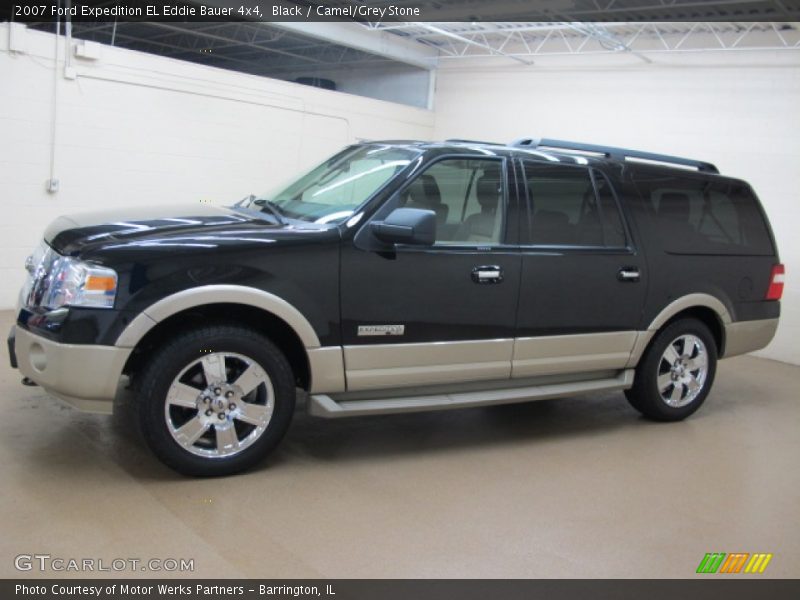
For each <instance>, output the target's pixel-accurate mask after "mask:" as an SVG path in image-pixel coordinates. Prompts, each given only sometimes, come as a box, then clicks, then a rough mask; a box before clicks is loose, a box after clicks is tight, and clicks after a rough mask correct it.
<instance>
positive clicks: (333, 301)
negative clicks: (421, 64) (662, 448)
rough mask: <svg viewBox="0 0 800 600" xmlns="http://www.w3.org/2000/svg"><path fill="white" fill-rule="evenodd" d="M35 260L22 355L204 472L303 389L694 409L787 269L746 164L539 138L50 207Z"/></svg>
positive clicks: (655, 410) (370, 398) (363, 409)
mask: <svg viewBox="0 0 800 600" xmlns="http://www.w3.org/2000/svg"><path fill="white" fill-rule="evenodd" d="M27 268H28V271H29V273H30V275H29V277H28V282H27V284H26V286H25V287H24V289H23V291H22V294H21V296H20V305H19V315H18V320H17V325H16V327H15V330H12V333H11V337H10V339H9V345H10V350H11V359H12V364H14V365H15V366H16V364H17V362H18V363H19V369H20V371H21V372H22V374H23V375H24V376H25V377H26V378H28V379H29V380H32V381H33V382H35V383H38V384H39V385H41V386H42V387H43V388H44V389H45V390H47V391H48V392H50V393H51V394H53V395H54V396H57V397H59V398H61V399H63V400H65V401H66V402H68V403H70V404H72V405H73V406H76V407H78V408H80V409H84V410H91V411H100V412H110V411H111V409H112V406H113V399H114V398H115V395H116V394H117V391H118V386H120V385H124V386H129V387H131V388H132V389H133V390H135V391H136V394H137V402H136V405H137V409H138V412H139V415H140V417H139V418H140V421H141V426H142V429H143V432H144V436H145V438H146V440H147V442H148V444H149V445H150V447H151V448H152V449H153V451H154V452H155V453H156V454H157V455H158V456H159V458H161V460H163V461H164V462H165V463H166V464H167V465H169V466H171V467H172V468H174V469H176V470H178V471H181V472H183V473H188V474H194V475H216V474H226V473H232V472H235V471H238V470H241V469H244V468H246V467H249V466H251V465H253V464H254V463H255V462H256V461H258V460H259V459H261V458H262V457H263V456H264V455H266V454H267V453H268V452H269V451H270V450H271V449H272V448H274V447H275V446H276V444H277V443H278V442H279V441H280V439H281V438H282V436H283V435H284V433H285V432H286V430H287V428H288V426H289V423H290V421H291V419H292V414H293V412H294V408H295V399H296V397H297V393H298V391H300V392H305V393H307V394H308V401H309V410H310V412H311V414H313V415H317V416H320V417H344V416H349V415H368V414H381V413H395V412H403V411H417V410H434V409H442V408H457V407H466V406H481V405H488V404H500V403H508V402H522V401H527V400H536V399H541V398H555V397H559V396H571V395H574V394H580V393H584V392H594V391H598V390H605V391H608V390H624V391H625V394H626V395H627V397H628V399H629V401H630V402H631V404H633V406H634V407H636V408H637V409H638V410H639V411H641V412H642V413H644V414H645V415H646V416H648V417H650V418H653V419H658V420H663V421H674V420H678V419H683V418H685V417H687V416H688V415H690V414H691V413H693V412H694V411H695V410H697V408H698V407H699V406H700V405H701V404H702V402H703V401H704V400H705V398H706V396H707V395H708V392H709V390H710V389H711V384H712V382H713V380H714V373H715V367H716V362H717V358H719V357H727V356H733V355H736V354H742V353H744V352H750V351H752V350H756V349H758V348H762V347H764V346H765V345H766V344H767V343H768V342H769V341H770V340H771V339H772V337H773V335H774V333H775V329H776V327H777V324H778V315H779V312H780V304H779V302H778V300H779V299H780V296H781V292H782V288H783V266H782V265H781V264H779V260H778V255H777V250H776V247H775V242H774V240H773V237H772V233H771V231H770V227H769V224H768V222H767V218H766V216H765V214H764V212H763V210H762V208H761V206H760V204H759V202H758V200H757V198H756V196H755V194H754V193H753V190H752V189H751V188H750V186H749V185H748V184H747V183H746V182H744V181H741V180H739V179H733V178H730V177H724V176H722V175H720V174H719V173H718V171H717V169H716V168H715V167H714V166H713V165H712V164H709V163H706V162H700V161H693V160H688V159H684V158H679V157H673V156H663V155H656V154H650V153H644V152H639V151H633V150H625V149H621V148H609V147H604V146H590V145H586V144H577V143H573V142H563V141H558V140H534V139H521V140H518V141H516V142H514V143H512V144H508V145H502V144H491V143H484V142H472V141H468V140H449V141H447V142H444V143H428V142H409V141H384V142H369V143H361V144H357V145H354V146H350V147H348V148H346V149H345V150H343V151H342V152H340V153H339V154H337V155H335V156H333V157H332V158H331V159H329V160H327V161H325V162H324V163H323V164H321V165H320V166H318V167H317V168H315V169H313V170H312V171H310V172H309V173H308V174H306V175H303V176H302V177H300V178H299V179H297V180H296V181H294V182H293V183H291V184H290V185H288V186H286V187H282V188H279V189H277V190H275V191H274V192H271V193H267V194H265V195H263V196H250V197H248V198H246V199H244V200H242V201H240V202H239V203H238V204H236V205H234V206H232V207H230V208H219V207H213V206H210V205H207V204H200V203H199V204H197V205H194V206H183V207H164V206H162V207H156V208H148V209H145V208H140V209H136V210H131V211H129V212H122V211H119V212H116V211H115V212H113V213H110V214H85V215H74V216H69V217H60V218H59V219H57V220H56V221H54V222H53V223H52V224H51V225H50V227H49V228H48V229H47V231H46V233H45V235H44V241H43V243H42V244H41V246H40V247H39V248H38V249H37V250H36V252H35V253H34V254H33V255H32V256H31V257H30V258H29V259H28V262H27ZM301 397H305V394H301Z"/></svg>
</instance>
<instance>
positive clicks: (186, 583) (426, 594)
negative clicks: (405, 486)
mask: <svg viewBox="0 0 800 600" xmlns="http://www.w3.org/2000/svg"><path fill="white" fill-rule="evenodd" d="M702 577H703V578H702V579H700V578H698V579H666V580H665V579H661V580H658V579H622V580H619V579H617V580H614V579H581V580H561V579H511V580H508V579H366V580H358V579H298V580H289V579H275V580H269V579H215V580H208V579H205V580H195V581H192V580H187V579H180V580H174V579H172V580H169V579H149V580H144V579H139V580H135V579H131V580H124V579H94V580H92V579H82V580H79V579H39V580H34V579H25V580H23V579H5V580H0V598H3V600H8V599H10V598H30V599H36V600H68V599H69V600H72V599H86V598H95V599H99V600H112V599H126V600H131V599H136V600H156V599H158V600H162V599H163V600H167V599H176V598H180V599H183V600H200V599H202V600H210V599H214V600H256V599H261V598H325V599H326V600H367V599H369V600H378V599H379V600H412V599H413V600H440V599H447V600H456V599H457V600H473V599H474V600H479V599H480V600H483V599H484V598H498V599H502V600H517V599H519V600H522V599H525V600H530V599H535V598H542V599H547V600H559V599H561V598H566V599H569V600H572V599H577V598H580V599H587V598H592V599H595V598H597V599H601V600H603V599H619V598H624V599H627V598H630V599H632V600H633V599H636V600H639V599H641V598H647V599H648V600H661V599H663V600H674V599H675V598H680V599H681V600H694V599H700V598H702V599H705V598H713V599H715V600H716V599H718V598H724V599H725V600H737V599H739V598H742V599H744V598H747V599H748V600H749V599H752V598H769V599H770V600H783V599H784V598H786V599H789V598H791V599H792V600H796V599H797V598H800V580H798V579H754V578H753V579H743V578H737V577H736V576H732V577H730V578H724V579H723V578H722V576H714V575H710V576H702Z"/></svg>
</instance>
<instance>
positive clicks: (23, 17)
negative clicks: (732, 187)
mask: <svg viewBox="0 0 800 600" xmlns="http://www.w3.org/2000/svg"><path fill="white" fill-rule="evenodd" d="M67 18H69V19H70V20H72V21H81V22H87V21H88V22H92V21H95V22H102V21H136V20H157V21H184V22H193V21H197V22H204V21H227V20H239V21H263V22H270V21H301V22H302V21H309V22H311V21H337V20H353V21H366V22H382V21H388V22H392V21H410V22H413V21H424V22H458V21H468V22H472V21H537V22H555V21H598V22H599V21H630V22H654V21H796V20H800V3H798V2H774V0H675V1H674V2H664V1H662V0H618V1H615V2H610V1H608V2H606V1H604V2H597V1H596V0H564V1H559V0H529V1H527V2H520V1H518V0H470V1H469V2H458V3H448V2H437V1H436V0H294V1H290V0H0V21H19V22H27V23H32V22H43V21H51V20H55V19H62V20H65V19H67Z"/></svg>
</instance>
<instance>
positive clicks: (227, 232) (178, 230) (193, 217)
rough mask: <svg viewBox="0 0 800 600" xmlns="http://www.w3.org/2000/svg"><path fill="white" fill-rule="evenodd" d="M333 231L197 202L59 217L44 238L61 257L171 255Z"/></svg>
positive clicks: (271, 242) (325, 226)
mask: <svg viewBox="0 0 800 600" xmlns="http://www.w3.org/2000/svg"><path fill="white" fill-rule="evenodd" d="M336 229H337V228H336V226H335V225H330V224H326V225H322V224H316V223H308V222H305V221H296V220H292V221H290V222H287V223H285V224H279V223H277V222H276V220H275V219H274V218H273V217H272V216H271V215H269V214H264V213H260V212H258V211H255V210H247V209H236V208H224V207H220V206H213V205H210V204H200V203H198V204H191V205H178V206H154V207H137V208H131V209H117V210H110V211H98V212H87V213H76V214H71V215H64V216H61V217H58V218H57V219H56V220H55V221H53V222H52V223H51V224H50V225H49V226H48V227H47V229H46V231H45V235H44V239H45V241H46V242H47V243H48V244H50V245H51V246H52V247H53V249H55V250H56V251H57V252H59V253H60V254H65V255H70V256H78V255H84V254H87V253H94V252H96V251H101V250H103V251H114V250H119V249H129V250H130V249H134V248H137V247H138V248H142V247H147V248H150V249H151V250H158V249H161V250H162V251H175V250H179V249H180V248H184V249H187V250H188V249H202V248H205V249H212V250H213V249H216V248H219V247H221V246H231V245H236V246H237V247H241V246H247V245H261V244H267V243H270V244H274V243H275V242H277V241H278V240H281V239H292V238H294V239H296V238H298V237H303V238H305V237H307V236H308V234H309V233H313V232H315V231H317V232H324V231H327V232H330V231H332V230H336Z"/></svg>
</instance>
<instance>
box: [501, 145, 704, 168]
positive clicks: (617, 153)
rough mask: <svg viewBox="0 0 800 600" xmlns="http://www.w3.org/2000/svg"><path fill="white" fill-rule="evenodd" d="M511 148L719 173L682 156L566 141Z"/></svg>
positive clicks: (702, 162) (702, 163)
mask: <svg viewBox="0 0 800 600" xmlns="http://www.w3.org/2000/svg"><path fill="white" fill-rule="evenodd" d="M509 146H514V147H516V148H554V149H560V150H577V151H579V152H595V153H597V154H603V155H605V156H606V157H608V158H613V159H616V160H623V161H624V160H625V159H626V158H638V159H641V160H651V161H654V162H661V163H669V164H675V165H683V166H685V167H694V168H695V169H697V170H698V171H704V172H707V173H719V170H718V169H717V167H716V166H714V165H713V164H711V163H710V162H705V161H701V160H692V159H691V158H681V157H680V156H670V155H668V154H655V153H653V152H642V151H640V150H628V149H626V148H615V147H613V146H597V145H595V144H582V143H580V142H567V141H564V140H551V139H547V138H542V139H536V138H519V139H516V140H514V141H513V142H511V143H510V144H509Z"/></svg>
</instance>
